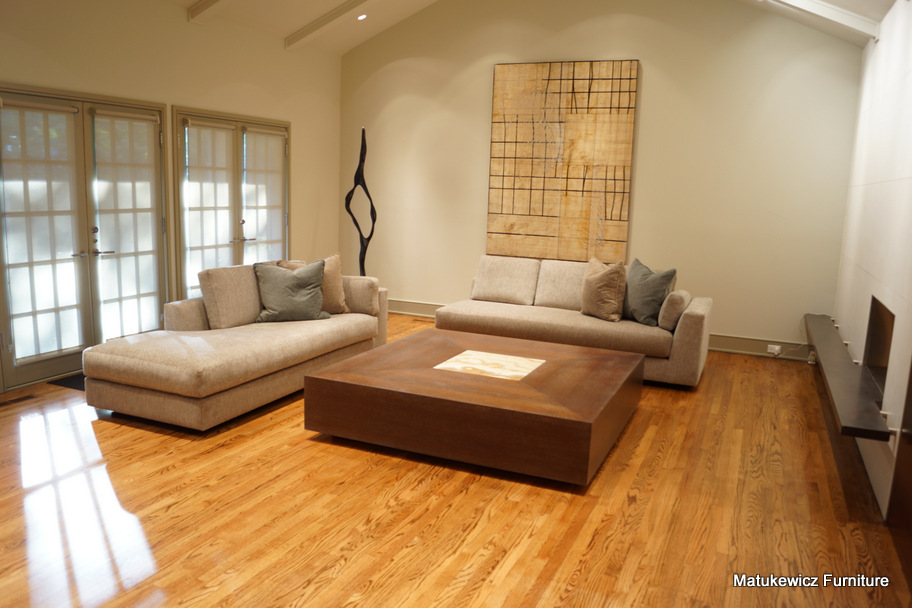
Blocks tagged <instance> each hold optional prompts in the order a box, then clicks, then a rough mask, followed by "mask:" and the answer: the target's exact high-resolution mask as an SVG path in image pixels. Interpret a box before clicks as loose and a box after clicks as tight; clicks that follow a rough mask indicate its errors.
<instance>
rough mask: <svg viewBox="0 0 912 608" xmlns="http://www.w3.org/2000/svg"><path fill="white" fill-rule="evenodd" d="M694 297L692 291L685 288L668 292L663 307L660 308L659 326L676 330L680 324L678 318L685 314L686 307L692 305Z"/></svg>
mask: <svg viewBox="0 0 912 608" xmlns="http://www.w3.org/2000/svg"><path fill="white" fill-rule="evenodd" d="M692 299H693V298H692V297H691V296H690V293H689V292H686V291H684V290H683V289H677V290H675V291H672V292H671V293H670V294H668V297H667V298H665V301H664V302H663V303H662V308H661V309H659V327H661V328H662V329H667V330H668V331H674V330H675V327H677V326H678V320H679V319H680V318H681V315H682V314H684V309H686V308H687V307H688V306H689V305H690V301H691V300H692Z"/></svg>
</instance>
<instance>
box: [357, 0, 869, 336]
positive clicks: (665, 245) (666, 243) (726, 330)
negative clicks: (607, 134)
mask: <svg viewBox="0 0 912 608" xmlns="http://www.w3.org/2000/svg"><path fill="white" fill-rule="evenodd" d="M861 54H862V51H861V49H859V48H857V47H854V46H851V45H849V44H848V43H846V42H843V41H840V40H837V39H835V38H833V37H830V36H828V35H826V34H823V33H820V32H818V31H816V30H813V29H809V28H807V27H805V26H802V25H799V24H797V23H795V22H792V21H790V20H787V19H785V18H783V17H780V16H777V15H774V14H771V13H769V12H767V11H764V10H762V9H760V8H758V7H755V6H752V5H751V4H747V3H741V2H733V1H732V0H688V1H687V2H681V1H680V0H568V1H567V2H553V1H552V0H496V1H492V0H439V1H438V2H437V3H435V4H433V5H431V6H430V7H428V8H427V9H425V10H424V11H422V12H420V13H418V14H417V15H415V16H414V17H412V18H411V19H409V20H407V21H405V22H402V23H400V24H399V25H398V26H396V27H394V28H392V29H390V30H388V31H386V32H384V33H383V34H380V35H379V36H376V37H375V38H373V39H371V40H369V41H368V42H366V43H364V44H362V45H361V46H359V47H357V48H356V49H354V50H352V51H350V52H349V53H348V54H346V55H345V56H344V57H343V59H342V142H341V145H342V169H341V171H342V184H343V192H344V191H345V190H347V189H348V188H350V187H351V175H352V174H353V171H354V168H355V166H356V164H357V158H358V143H359V132H360V128H361V127H362V126H364V127H366V129H367V139H368V155H367V164H366V178H367V183H368V186H369V187H370V191H371V194H372V196H373V198H374V200H375V202H376V204H377V208H378V213H379V222H378V225H377V233H376V236H375V238H374V240H373V242H372V244H371V246H370V249H369V250H368V255H367V273H368V274H374V275H378V276H380V278H381V281H382V283H383V284H384V285H386V286H387V287H389V289H390V297H391V298H393V299H399V300H407V301H417V302H430V303H437V304H443V303H447V302H451V301H454V300H457V299H462V298H464V297H466V296H467V294H468V292H469V285H470V281H471V278H472V276H473V275H474V272H475V266H476V264H477V261H478V257H479V256H480V255H481V254H482V253H484V249H485V230H486V201H487V187H488V178H487V176H488V162H489V158H490V156H489V153H490V150H489V145H490V120H491V95H492V78H493V66H494V64H496V63H504V62H534V61H550V60H555V61H557V60H589V59H639V60H640V61H641V80H640V91H641V94H640V103H639V106H638V112H637V121H638V134H637V138H636V142H635V159H634V181H633V192H632V202H631V209H632V210H631V235H630V248H629V257H630V259H631V260H632V259H633V257H639V258H640V259H641V260H642V261H643V262H644V263H645V264H647V265H649V266H652V267H657V268H670V267H676V268H677V269H678V271H679V279H678V285H679V286H680V287H682V288H685V289H688V290H690V291H691V292H692V293H694V294H696V295H701V296H710V297H712V298H714V300H715V304H714V309H713V320H712V326H711V331H712V333H714V334H722V335H733V336H743V337H751V338H761V339H769V340H783V341H793V342H804V341H805V340H804V338H803V336H802V335H801V332H800V327H801V320H802V316H803V315H804V314H805V313H807V312H820V313H830V314H831V313H832V311H833V302H834V294H835V288H836V275H837V265H838V260H839V247H840V240H841V234H842V221H843V217H844V211H845V192H846V188H847V185H848V172H849V166H850V159H851V150H852V142H853V136H854V126H855V117H856V111H857V100H858V87H859V78H860V64H861ZM361 212H362V213H363V212H364V207H363V206H362V207H361ZM341 234H342V237H341V238H342V243H343V248H344V252H343V253H344V256H343V257H344V258H345V259H346V263H347V264H348V270H352V269H354V268H356V258H357V251H358V246H357V235H356V234H355V233H354V230H353V228H352V227H351V223H350V221H349V220H348V218H347V217H345V216H343V220H342V232H341Z"/></svg>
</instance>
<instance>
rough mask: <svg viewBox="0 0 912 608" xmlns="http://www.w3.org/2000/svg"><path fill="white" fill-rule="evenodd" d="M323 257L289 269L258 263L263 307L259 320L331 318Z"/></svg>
mask: <svg viewBox="0 0 912 608" xmlns="http://www.w3.org/2000/svg"><path fill="white" fill-rule="evenodd" d="M323 266H324V262H323V260H318V261H316V262H313V263H312V264H307V265H306V266H302V267H300V268H297V269H296V270H289V269H288V268H282V267H281V266H274V265H271V264H254V265H253V270H254V272H256V276H257V284H258V285H259V289H260V301H261V302H262V304H263V310H262V311H261V312H260V316H259V317H257V322H259V323H263V322H270V321H309V320H312V319H326V318H329V313H326V312H323V310H322V308H323V293H322V291H321V286H322V284H323Z"/></svg>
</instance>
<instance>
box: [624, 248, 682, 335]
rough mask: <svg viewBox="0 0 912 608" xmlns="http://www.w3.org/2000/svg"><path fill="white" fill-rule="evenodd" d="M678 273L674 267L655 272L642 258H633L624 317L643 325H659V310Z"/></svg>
mask: <svg viewBox="0 0 912 608" xmlns="http://www.w3.org/2000/svg"><path fill="white" fill-rule="evenodd" d="M676 273H677V271H676V270H675V269H674V268H672V269H671V270H664V271H662V272H653V271H652V270H650V269H649V268H648V267H647V266H645V265H644V264H643V263H642V262H640V260H637V259H635V260H633V264H631V265H630V269H629V270H628V271H627V297H626V298H625V300H624V317H626V318H628V319H633V320H634V321H636V322H638V323H642V324H643V325H650V326H652V327H656V326H658V324H659V321H658V317H659V310H660V309H661V308H662V302H664V301H665V297H666V296H667V295H668V293H669V292H670V291H671V286H672V283H673V282H674V279H675V274H676Z"/></svg>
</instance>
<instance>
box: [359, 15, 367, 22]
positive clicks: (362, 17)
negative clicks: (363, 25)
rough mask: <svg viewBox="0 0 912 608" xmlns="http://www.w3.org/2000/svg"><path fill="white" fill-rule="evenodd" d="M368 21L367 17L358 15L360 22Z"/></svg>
mask: <svg viewBox="0 0 912 608" xmlns="http://www.w3.org/2000/svg"><path fill="white" fill-rule="evenodd" d="M365 19H367V15H358V21H364V20H365Z"/></svg>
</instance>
